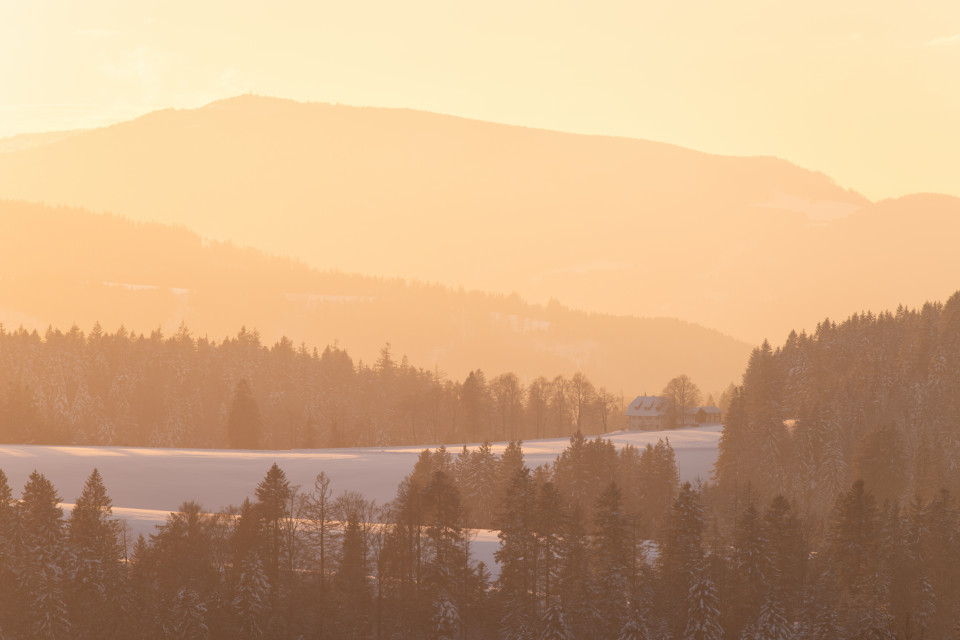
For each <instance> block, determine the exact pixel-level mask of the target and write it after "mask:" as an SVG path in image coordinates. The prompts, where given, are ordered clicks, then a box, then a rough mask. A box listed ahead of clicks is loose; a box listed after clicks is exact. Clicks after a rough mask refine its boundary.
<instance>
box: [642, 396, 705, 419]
mask: <svg viewBox="0 0 960 640" xmlns="http://www.w3.org/2000/svg"><path fill="white" fill-rule="evenodd" d="M700 411H703V412H704V413H707V414H710V415H719V414H720V409H719V408H717V407H713V406H710V407H688V408H687V410H686V411H685V413H686V414H687V415H695V414H696V413H699V412H700ZM666 412H667V407H666V403H665V402H664V400H663V397H662V396H637V397H636V398H634V399H633V402H631V403H630V404H629V406H627V412H626V415H628V416H634V417H638V418H656V417H657V416H662V415H663V414H665V413H666Z"/></svg>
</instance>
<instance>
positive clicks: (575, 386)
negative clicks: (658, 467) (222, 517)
mask: <svg viewBox="0 0 960 640" xmlns="http://www.w3.org/2000/svg"><path fill="white" fill-rule="evenodd" d="M622 405H623V399H622V398H621V397H620V396H619V395H615V394H613V393H612V392H610V391H609V390H607V389H605V388H603V387H597V386H595V385H594V384H593V383H592V382H591V381H590V380H589V379H587V377H586V376H585V375H583V374H582V373H575V374H574V375H572V376H570V377H565V376H563V375H558V376H555V377H553V378H549V379H548V378H546V377H542V376H541V377H537V378H535V379H533V380H531V381H529V382H528V383H527V384H524V383H523V382H521V380H520V378H519V377H518V376H517V375H515V374H513V373H509V372H508V373H503V374H500V375H497V376H495V377H493V378H491V379H488V378H487V376H486V375H485V374H484V372H483V371H481V370H479V369H477V370H474V371H471V372H470V373H469V375H467V377H466V378H465V379H463V380H462V381H457V380H450V379H449V378H448V377H447V376H445V375H444V374H443V373H442V372H440V371H437V370H433V371H430V370H426V369H423V368H418V367H414V366H412V365H411V364H409V363H408V361H407V359H406V358H405V357H403V358H400V359H399V360H398V359H397V358H396V357H395V356H394V354H393V353H392V351H391V349H390V345H389V344H388V345H386V346H385V347H384V348H383V349H382V350H381V352H380V355H379V357H378V358H377V360H376V361H375V362H373V363H364V362H362V361H358V362H355V361H354V360H353V358H351V356H350V355H349V354H348V353H347V351H346V350H344V349H342V348H340V347H339V346H337V345H332V346H328V347H326V348H325V349H323V351H322V352H321V351H318V350H317V349H308V348H307V347H306V346H305V345H300V346H299V347H297V346H295V345H294V344H293V343H292V342H291V341H290V340H289V339H287V338H283V339H281V340H279V341H278V342H277V343H275V344H274V345H272V346H266V345H264V344H262V343H261V341H260V336H259V334H258V333H257V332H256V331H248V330H246V329H241V330H240V331H239V332H238V334H237V335H236V337H233V338H227V339H225V340H223V341H222V342H216V341H213V340H210V339H208V338H205V337H199V338H198V337H194V336H192V335H191V334H190V332H189V330H188V329H187V328H186V327H181V328H180V330H179V331H177V332H176V333H175V334H174V335H171V336H164V335H163V334H162V332H161V331H159V330H157V331H154V332H153V333H151V334H150V335H149V336H147V335H143V334H133V333H129V332H127V331H126V330H124V329H123V328H121V329H119V330H118V331H117V332H115V333H108V332H104V331H103V330H102V329H101V328H100V326H99V325H96V326H94V328H93V329H92V330H91V332H90V333H88V334H84V333H83V332H82V331H81V330H80V329H79V328H78V327H76V326H74V327H72V328H71V329H70V330H69V331H67V332H62V331H60V330H54V329H52V328H51V329H48V330H47V331H46V333H45V334H44V335H42V336H41V335H40V334H39V333H37V332H35V331H26V330H24V329H19V330H16V331H12V332H10V331H6V330H4V329H3V327H2V326H0V440H2V441H5V442H11V443H38V444H95V445H133V446H163V447H170V446H187V447H208V448H223V447H228V446H234V447H244V448H275V449H281V448H313V447H344V446H371V445H398V444H422V443H424V442H432V443H454V442H482V441H484V440H494V441H497V440H499V441H509V440H519V439H531V438H542V437H557V436H559V437H564V438H565V437H568V436H569V435H570V434H571V433H573V432H574V431H576V430H578V429H579V430H581V431H582V432H584V433H587V434H599V433H606V432H609V431H613V430H615V429H617V428H620V427H621V426H622V420H623V416H622V414H623V410H622ZM231 416H233V420H232V421H231Z"/></svg>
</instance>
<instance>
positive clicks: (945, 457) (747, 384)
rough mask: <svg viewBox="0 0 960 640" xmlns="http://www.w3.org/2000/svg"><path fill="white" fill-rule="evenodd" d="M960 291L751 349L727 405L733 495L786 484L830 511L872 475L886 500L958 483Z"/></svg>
mask: <svg viewBox="0 0 960 640" xmlns="http://www.w3.org/2000/svg"><path fill="white" fill-rule="evenodd" d="M958 389H960V293H957V294H954V295H953V296H952V297H951V298H950V299H949V300H947V302H946V303H928V304H925V305H924V306H923V307H922V308H920V309H907V308H904V307H900V308H899V309H897V310H896V311H895V312H883V313H880V314H877V315H874V314H872V313H863V314H857V315H854V316H851V317H850V318H848V319H847V320H845V321H843V322H840V323H837V322H834V321H831V320H824V321H823V322H821V323H820V324H819V325H818V326H817V329H816V331H815V332H813V333H811V334H807V333H800V334H797V333H791V334H790V336H789V337H788V338H787V341H786V342H785V343H784V344H783V346H782V347H778V348H776V349H773V348H772V347H771V346H770V345H769V344H767V343H764V344H763V345H762V346H761V347H759V348H757V349H755V350H754V352H753V354H752V356H751V358H750V363H749V365H748V367H747V370H746V373H745V374H744V376H743V385H742V387H740V389H739V392H738V394H737V395H736V396H735V397H734V400H733V402H732V403H731V406H730V410H729V411H728V413H727V414H726V416H725V417H726V420H727V421H726V426H725V430H724V434H723V438H722V439H721V445H720V458H719V460H718V462H717V481H718V484H719V489H720V491H721V492H722V493H723V494H724V496H726V497H727V498H732V497H734V496H736V495H740V496H743V495H745V494H746V492H751V493H752V494H754V495H755V496H757V497H759V498H762V499H766V498H769V497H772V496H773V495H776V494H778V493H782V494H784V495H786V496H788V497H789V498H790V499H791V500H793V501H795V502H796V504H797V505H799V506H801V507H802V508H803V510H804V511H805V512H807V513H809V514H810V515H811V516H815V517H819V516H822V515H823V514H824V513H825V511H826V510H827V509H829V508H830V507H831V506H832V505H833V501H834V499H835V497H836V495H837V493H838V492H839V491H841V490H842V489H843V488H844V487H846V486H848V485H849V483H850V482H852V481H853V480H856V479H863V480H864V481H865V482H866V485H867V487H868V488H869V489H870V490H871V491H872V492H873V493H874V494H876V496H877V499H878V500H879V501H881V502H883V501H890V502H891V503H894V504H897V503H899V504H901V505H906V504H908V503H909V502H910V501H911V500H912V499H914V498H915V497H916V498H917V499H922V500H929V499H931V498H933V497H934V496H936V495H937V493H938V491H939V490H940V489H943V488H946V489H949V490H951V491H953V492H956V491H957V490H958V489H960V466H958V465H957V464H956V460H957V459H958V455H960V394H958V393H957V390H958Z"/></svg>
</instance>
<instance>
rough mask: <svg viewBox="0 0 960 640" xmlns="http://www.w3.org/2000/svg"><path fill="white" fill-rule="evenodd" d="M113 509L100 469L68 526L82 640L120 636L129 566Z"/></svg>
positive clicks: (73, 599) (71, 585) (72, 597)
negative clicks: (126, 567)
mask: <svg viewBox="0 0 960 640" xmlns="http://www.w3.org/2000/svg"><path fill="white" fill-rule="evenodd" d="M111 504H112V503H111V500H110V498H109V496H107V491H106V488H105V487H104V485H103V478H102V477H101V476H100V472H99V471H97V470H96V469H94V470H93V472H92V473H91V474H90V477H89V478H87V481H86V484H84V487H83V492H82V493H81V494H80V497H78V498H77V502H76V504H75V505H74V507H73V511H71V513H70V519H69V520H68V522H67V545H68V549H69V552H70V553H69V559H70V562H69V571H68V576H67V603H68V609H69V612H70V619H71V621H72V623H73V637H74V638H77V639H82V638H106V637H113V636H114V635H115V634H118V633H120V632H119V630H118V628H117V627H118V624H119V623H120V622H121V618H122V615H123V612H122V608H121V606H120V605H121V601H122V598H123V594H124V590H123V566H122V564H121V549H120V546H119V544H118V543H117V534H118V530H119V523H118V521H116V520H114V519H113V518H112V517H111V516H112V515H113V512H112V507H111Z"/></svg>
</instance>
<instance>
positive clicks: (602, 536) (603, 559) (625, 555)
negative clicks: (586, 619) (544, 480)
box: [592, 482, 631, 637]
mask: <svg viewBox="0 0 960 640" xmlns="http://www.w3.org/2000/svg"><path fill="white" fill-rule="evenodd" d="M593 524H594V531H595V533H594V536H593V553H592V556H593V562H592V564H593V568H594V584H595V586H596V589H597V592H596V593H595V597H596V599H597V603H598V612H599V614H600V615H599V618H598V621H599V624H600V630H601V635H603V636H604V637H614V636H615V635H616V634H617V633H618V632H619V631H620V630H621V629H622V628H623V626H624V625H625V624H626V622H627V617H628V595H629V592H630V591H631V589H630V577H631V576H630V575H629V572H630V557H631V549H630V536H629V531H628V528H627V519H626V515H625V514H624V513H623V509H622V496H621V493H620V487H618V486H617V484H616V483H615V482H611V483H610V484H608V485H607V487H606V489H604V491H603V493H602V494H600V497H599V498H598V499H597V504H596V506H595V509H594V520H593Z"/></svg>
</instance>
